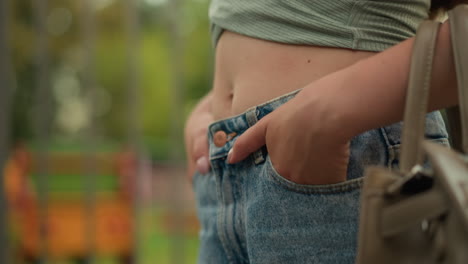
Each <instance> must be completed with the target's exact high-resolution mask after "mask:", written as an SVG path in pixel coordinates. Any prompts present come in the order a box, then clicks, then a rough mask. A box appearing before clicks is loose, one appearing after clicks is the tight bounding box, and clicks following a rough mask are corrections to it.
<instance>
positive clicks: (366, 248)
mask: <svg viewBox="0 0 468 264" xmlns="http://www.w3.org/2000/svg"><path fill="white" fill-rule="evenodd" d="M449 22H450V28H451V41H452V47H453V51H454V53H453V56H454V59H455V66H456V74H457V81H458V83H457V85H458V95H459V106H458V107H457V108H454V109H450V110H447V113H448V119H449V123H450V130H451V136H452V137H453V141H452V142H453V143H454V145H455V146H454V149H456V150H458V151H455V150H454V149H449V148H447V147H444V146H441V145H437V144H435V143H433V142H430V141H429V140H425V139H424V125H425V114H426V112H427V105H428V97H429V88H430V87H429V84H430V78H431V71H432V61H433V54H434V47H435V43H436V38H437V32H438V29H439V25H440V23H438V22H435V21H424V22H423V23H422V24H421V25H420V27H419V29H418V32H417V34H416V39H415V44H414V48H413V55H412V58H411V69H410V78H409V83H408V91H407V98H406V106H405V115H404V128H403V133H402V147H401V156H400V168H399V170H394V171H391V170H390V169H388V168H382V167H371V168H369V169H368V170H367V172H366V176H365V180H364V187H363V192H362V196H361V211H360V224H359V238H358V254H357V259H356V263H358V264H375V263H379V264H387V263H388V264H390V263H391V264H394V263H428V264H432V263H450V264H462V263H463V264H467V263H468V156H467V155H466V154H468V6H467V5H459V6H457V7H456V8H454V9H452V10H450V11H449ZM427 165H429V166H427Z"/></svg>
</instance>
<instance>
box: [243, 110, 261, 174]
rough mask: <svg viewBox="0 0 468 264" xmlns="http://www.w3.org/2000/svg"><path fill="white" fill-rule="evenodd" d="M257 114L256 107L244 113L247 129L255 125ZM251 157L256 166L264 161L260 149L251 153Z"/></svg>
mask: <svg viewBox="0 0 468 264" xmlns="http://www.w3.org/2000/svg"><path fill="white" fill-rule="evenodd" d="M257 113H258V109H257V107H252V108H250V109H248V110H247V112H246V113H245V117H246V119H247V124H249V127H251V126H253V125H255V124H256V123H257V122H258V116H257ZM252 155H253V158H254V162H255V165H258V164H260V163H262V162H264V161H265V157H264V156H263V152H262V149H259V150H257V151H255V152H254V153H252Z"/></svg>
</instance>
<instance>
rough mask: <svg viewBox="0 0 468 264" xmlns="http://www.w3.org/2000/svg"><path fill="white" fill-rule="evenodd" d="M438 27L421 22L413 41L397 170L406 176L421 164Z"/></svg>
mask: <svg viewBox="0 0 468 264" xmlns="http://www.w3.org/2000/svg"><path fill="white" fill-rule="evenodd" d="M439 25H440V23H439V22H436V21H432V20H426V21H424V22H422V23H421V24H420V25H419V28H418V31H417V34H416V38H415V40H414V46H413V54H412V56H411V66H410V75H409V81H408V90H407V92H406V103H405V113H404V118H403V120H404V122H403V132H402V136H401V141H402V146H401V159H400V170H401V171H402V172H403V173H405V174H406V173H408V172H409V171H410V170H411V169H412V168H413V167H414V166H415V165H417V164H420V163H421V161H422V157H423V155H422V149H421V142H422V140H423V138H424V128H425V120H426V119H425V117H426V112H427V105H428V99H429V89H430V83H431V73H432V62H433V57H434V49H435V44H436V39H437V33H438V30H439Z"/></svg>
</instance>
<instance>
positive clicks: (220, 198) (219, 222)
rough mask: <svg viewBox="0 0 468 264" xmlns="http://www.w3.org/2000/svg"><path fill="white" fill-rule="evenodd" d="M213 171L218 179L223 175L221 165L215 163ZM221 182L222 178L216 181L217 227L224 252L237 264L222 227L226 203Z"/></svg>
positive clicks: (229, 259)
mask: <svg viewBox="0 0 468 264" xmlns="http://www.w3.org/2000/svg"><path fill="white" fill-rule="evenodd" d="M213 171H216V173H215V175H216V176H217V177H216V178H217V179H218V178H219V176H218V175H221V174H220V173H219V165H217V164H213ZM221 188H222V186H221V182H220V180H219V179H218V180H217V181H216V194H217V197H218V205H219V211H218V216H217V223H216V224H217V227H216V229H217V230H218V236H219V241H220V242H221V244H222V247H223V251H224V254H226V257H227V259H228V262H229V263H231V264H235V263H234V262H233V261H234V260H233V257H232V255H231V254H230V252H229V250H227V249H228V248H229V247H228V245H227V241H226V240H227V238H226V235H225V230H224V228H223V227H222V226H223V225H222V223H223V222H224V221H223V220H224V219H223V218H224V215H225V211H226V209H225V206H224V203H223V195H222V193H221Z"/></svg>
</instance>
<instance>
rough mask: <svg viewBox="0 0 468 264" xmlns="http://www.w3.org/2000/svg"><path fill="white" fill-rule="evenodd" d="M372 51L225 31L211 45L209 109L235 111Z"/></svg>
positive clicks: (218, 113)
mask: <svg viewBox="0 0 468 264" xmlns="http://www.w3.org/2000/svg"><path fill="white" fill-rule="evenodd" d="M373 54H375V53H373V52H366V51H354V50H350V49H339V48H329V47H318V46H302V45H289V44H280V43H275V42H270V41H265V40H259V39H255V38H250V37H246V36H243V35H239V34H236V33H232V32H229V31H225V32H224V33H223V35H222V36H221V38H220V39H219V42H218V44H217V47H216V57H215V58H216V59H215V76H214V82H213V100H212V105H211V107H212V111H213V115H214V117H215V119H216V120H218V119H223V118H227V117H229V116H233V115H236V114H240V113H242V112H244V111H245V110H247V109H248V108H250V107H252V106H255V105H258V104H261V103H264V102H266V101H268V100H270V99H273V98H275V97H278V96H280V95H283V94H286V93H288V92H291V91H294V90H297V89H300V88H303V87H304V86H306V85H307V84H309V83H311V82H313V81H314V80H317V79H319V78H321V77H323V76H325V75H328V74H330V73H332V72H335V71H337V70H340V69H343V68H345V67H347V66H350V65H351V64H353V63H355V62H357V61H359V60H361V59H364V58H367V57H369V56H371V55H373Z"/></svg>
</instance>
